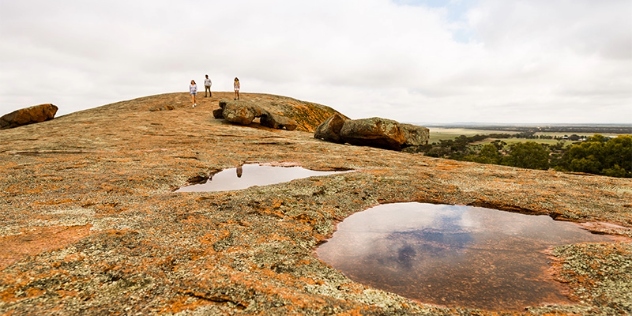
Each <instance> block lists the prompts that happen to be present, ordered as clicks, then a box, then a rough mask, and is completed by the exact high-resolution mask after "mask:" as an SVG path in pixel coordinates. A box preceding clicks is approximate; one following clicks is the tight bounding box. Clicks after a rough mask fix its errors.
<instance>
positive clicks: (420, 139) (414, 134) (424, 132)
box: [399, 124, 430, 147]
mask: <svg viewBox="0 0 632 316" xmlns="http://www.w3.org/2000/svg"><path fill="white" fill-rule="evenodd" d="M399 127H400V129H401V130H402V131H403V132H404V137H405V138H406V141H405V142H404V147H418V146H423V145H428V139H429V138H430V130H429V129H428V128H427V127H423V126H417V125H412V124H399Z"/></svg>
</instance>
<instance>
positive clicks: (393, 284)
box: [317, 203, 612, 309]
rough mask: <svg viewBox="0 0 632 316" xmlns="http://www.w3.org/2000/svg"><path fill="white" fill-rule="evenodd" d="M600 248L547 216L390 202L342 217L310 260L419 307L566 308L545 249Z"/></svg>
mask: <svg viewBox="0 0 632 316" xmlns="http://www.w3.org/2000/svg"><path fill="white" fill-rule="evenodd" d="M603 241H612V240H611V239H610V238H608V237H607V236H600V235H593V234H591V233H589V232H587V231H585V230H582V229H580V228H579V226H578V225H576V224H574V223H568V222H556V221H553V220H552V219H551V218H550V217H548V216H533V215H522V214H516V213H509V212H502V211H498V210H492V209H485V208H478V207H468V206H452V205H434V204H422V203H397V204H387V205H380V206H377V207H374V208H371V209H369V210H366V211H364V212H360V213H356V214H354V215H352V216H350V217H348V218H347V219H345V220H344V221H343V222H342V223H340V224H339V225H338V229H337V231H336V232H335V233H334V235H333V237H332V239H330V240H329V241H328V242H327V243H325V244H323V245H321V246H320V247H319V248H318V250H317V253H318V256H319V257H320V258H321V259H322V260H324V261H325V262H327V263H329V264H331V265H332V266H333V267H334V268H336V269H339V270H340V271H342V272H343V273H345V275H347V276H348V277H349V278H350V279H353V280H355V281H357V282H361V283H365V284H369V285H371V286H373V287H376V288H380V289H384V290H387V291H390V292H394V293H398V294H400V295H402V296H405V297H408V298H412V299H417V300H419V301H422V302H425V303H432V304H438V305H447V306H462V307H473V308H482V309H521V308H524V307H526V306H529V305H540V304H544V303H561V304H563V303H569V301H568V299H567V298H566V297H565V296H564V295H563V294H562V291H561V288H560V286H559V284H558V283H556V282H555V281H553V280H552V279H551V277H549V276H548V274H547V272H546V270H547V269H548V268H549V263H548V260H547V256H546V254H545V252H544V251H545V250H546V248H548V247H551V246H556V245H562V244H570V243H578V242H603Z"/></svg>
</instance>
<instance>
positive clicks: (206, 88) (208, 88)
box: [204, 75, 213, 98]
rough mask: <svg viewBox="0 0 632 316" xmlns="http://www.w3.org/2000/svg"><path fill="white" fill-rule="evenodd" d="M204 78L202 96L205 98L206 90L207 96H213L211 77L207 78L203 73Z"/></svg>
mask: <svg viewBox="0 0 632 316" xmlns="http://www.w3.org/2000/svg"><path fill="white" fill-rule="evenodd" d="M205 77H206V79H204V97H205V98H206V91H208V96H209V97H211V98H212V97H213V94H212V93H211V85H212V84H213V82H211V79H209V78H208V75H205Z"/></svg>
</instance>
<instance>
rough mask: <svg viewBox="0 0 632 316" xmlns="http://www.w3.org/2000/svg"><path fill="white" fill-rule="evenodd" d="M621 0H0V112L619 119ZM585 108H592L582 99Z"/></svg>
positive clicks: (622, 102)
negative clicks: (187, 107) (185, 108)
mask: <svg viewBox="0 0 632 316" xmlns="http://www.w3.org/2000/svg"><path fill="white" fill-rule="evenodd" d="M630 13H632V3H631V2H629V1H623V0H621V1H617V0H607V1H598V2H597V1H589V0H578V1H564V0H557V1H543V0H534V1H528V2H526V1H521V2H516V1H491V0H479V1H476V0H451V1H434V0H426V1H397V2H394V1H387V0H365V1H359V0H352V1H332V0H325V1H310V2H306V1H300V2H299V1H287V0H270V1H255V0H236V1H230V2H228V1H208V0H207V1H200V0H190V1H181V2H173V1H166V0H162V1H136V2H128V1H117V0H115V1H107V2H98V1H78V0H62V1H56V2H50V1H37V0H25V1H8V0H7V1H5V0H0V68H1V69H2V71H1V72H0V115H2V114H5V113H8V112H10V111H13V110H15V109H18V108H22V107H26V106H30V105H34V104H38V103H44V102H52V103H55V104H57V105H59V106H60V112H59V113H58V114H66V113H69V112H72V111H76V110H80V109H85V108H90V107H95V106H100V105H103V104H106V103H111V102H117V101H121V100H126V99H132V98H136V97H142V96H147V95H152V94H160V93H166V92H174V91H183V92H184V91H186V89H187V85H188V82H189V80H191V79H196V80H198V81H201V80H202V78H203V75H204V74H206V73H208V74H209V76H210V77H211V79H213V83H214V84H213V86H214V89H216V90H221V91H228V90H230V89H231V87H232V85H231V83H232V78H233V77H235V76H238V77H239V78H240V79H241V81H242V89H243V91H244V92H251V91H252V92H260V93H271V94H280V95H286V96H290V97H294V98H298V99H302V100H306V101H312V102H317V103H322V104H326V105H329V106H331V107H333V108H335V109H337V110H339V111H341V112H343V113H344V114H346V115H348V116H350V117H352V118H361V117H369V116H380V117H385V118H391V119H395V120H399V121H407V122H459V121H479V122H525V123H527V122H595V123H608V122H611V123H616V122H618V123H622V122H627V121H629V120H627V119H624V118H626V117H632V92H630V91H631V90H632V89H630V88H632V78H631V77H632V76H631V75H630V74H631V73H632V63H631V61H632V21H631V20H630V19H629V16H630ZM596 109H598V111H596Z"/></svg>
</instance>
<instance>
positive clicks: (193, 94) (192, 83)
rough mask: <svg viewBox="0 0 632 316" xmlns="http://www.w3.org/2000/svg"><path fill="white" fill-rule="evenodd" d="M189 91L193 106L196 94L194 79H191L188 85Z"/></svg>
mask: <svg viewBox="0 0 632 316" xmlns="http://www.w3.org/2000/svg"><path fill="white" fill-rule="evenodd" d="M189 93H191V102H193V107H195V106H196V105H197V103H196V102H195V95H196V94H197V84H195V80H191V85H189Z"/></svg>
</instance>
